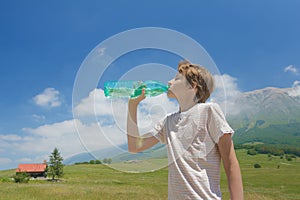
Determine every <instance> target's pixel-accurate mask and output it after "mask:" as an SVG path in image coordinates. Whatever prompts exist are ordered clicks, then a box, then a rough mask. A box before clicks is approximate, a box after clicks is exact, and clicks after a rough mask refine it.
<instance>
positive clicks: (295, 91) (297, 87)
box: [288, 80, 300, 97]
mask: <svg viewBox="0 0 300 200" xmlns="http://www.w3.org/2000/svg"><path fill="white" fill-rule="evenodd" d="M288 95H290V96H291V97H298V96H300V81H298V80H296V81H294V83H293V86H292V88H291V90H290V91H289V92H288Z"/></svg>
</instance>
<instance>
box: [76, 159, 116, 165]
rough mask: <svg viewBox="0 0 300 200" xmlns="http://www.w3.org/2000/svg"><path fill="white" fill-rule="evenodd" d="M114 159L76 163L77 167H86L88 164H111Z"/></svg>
mask: <svg viewBox="0 0 300 200" xmlns="http://www.w3.org/2000/svg"><path fill="white" fill-rule="evenodd" d="M111 162H112V159H111V158H104V159H103V160H102V161H101V160H90V161H84V162H76V163H74V164H75V165H86V164H91V165H94V164H96V165H97V164H111Z"/></svg>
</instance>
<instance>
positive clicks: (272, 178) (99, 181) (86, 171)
mask: <svg viewBox="0 0 300 200" xmlns="http://www.w3.org/2000/svg"><path fill="white" fill-rule="evenodd" d="M237 156H238V159H239V161H240V165H241V170H242V175H243V182H244V192H245V199H246V200H248V199H250V200H252V199H253V200H269V199H270V200H271V199H272V200H276V199H293V200H294V199H300V191H299V188H300V187H299V186H300V182H299V180H300V173H299V172H300V161H299V158H297V159H298V160H297V159H294V160H293V161H286V160H285V159H280V158H279V157H272V158H269V157H268V156H267V155H255V156H249V155H247V154H246V151H245V150H238V151H237ZM255 163H258V164H260V165H261V166H262V168H257V169H255V168H254V167H253V165H254V164H255ZM138 164H139V165H141V164H142V163H138ZM127 165H128V164H127ZM278 165H279V168H278ZM64 171H65V175H64V177H63V180H62V181H61V182H57V183H52V182H48V181H42V180H31V181H30V182H29V183H27V184H17V183H14V182H11V181H9V177H10V176H12V175H13V174H14V170H5V171H0V199H1V200H2V199H3V200H7V199H12V200H14V199H22V200H23V199H32V200H34V199H37V200H40V199H58V200H59V199H63V200H67V199H72V200H74V199H109V200H111V199H142V200H147V199H155V200H157V199H167V187H168V184H167V183H168V177H167V176H168V170H167V169H166V168H164V169H160V170H157V171H154V172H148V173H125V172H120V171H117V170H114V169H112V168H109V167H107V166H105V165H71V166H65V168H64ZM221 189H222V193H223V199H229V193H228V190H227V183H226V176H225V174H224V170H222V179H221Z"/></svg>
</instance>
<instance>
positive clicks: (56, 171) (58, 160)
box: [48, 147, 64, 180]
mask: <svg viewBox="0 0 300 200" xmlns="http://www.w3.org/2000/svg"><path fill="white" fill-rule="evenodd" d="M49 157H50V160H49V165H48V175H49V176H52V180H54V178H55V177H56V176H57V177H58V178H60V177H62V175H63V167H64V166H63V164H62V161H63V160H64V159H63V157H61V156H60V152H59V151H58V149H57V148H56V147H55V148H54V150H53V152H52V153H51V155H50V156H49Z"/></svg>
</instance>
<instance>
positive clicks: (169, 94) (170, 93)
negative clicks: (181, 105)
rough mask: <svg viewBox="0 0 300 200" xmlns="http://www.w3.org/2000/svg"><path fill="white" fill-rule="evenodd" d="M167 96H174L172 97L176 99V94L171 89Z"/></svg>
mask: <svg viewBox="0 0 300 200" xmlns="http://www.w3.org/2000/svg"><path fill="white" fill-rule="evenodd" d="M167 97H168V98H172V99H176V96H175V94H174V93H173V92H171V91H170V90H169V91H168V93H167Z"/></svg>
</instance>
